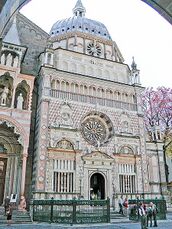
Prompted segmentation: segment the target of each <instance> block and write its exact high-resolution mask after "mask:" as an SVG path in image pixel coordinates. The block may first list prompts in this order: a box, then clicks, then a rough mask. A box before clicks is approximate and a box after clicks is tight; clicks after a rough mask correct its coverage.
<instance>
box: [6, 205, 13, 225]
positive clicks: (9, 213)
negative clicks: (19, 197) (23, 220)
mask: <svg viewBox="0 0 172 229" xmlns="http://www.w3.org/2000/svg"><path fill="white" fill-rule="evenodd" d="M6 215H7V225H8V226H10V224H11V220H12V206H11V205H9V208H8V210H7V213H6Z"/></svg>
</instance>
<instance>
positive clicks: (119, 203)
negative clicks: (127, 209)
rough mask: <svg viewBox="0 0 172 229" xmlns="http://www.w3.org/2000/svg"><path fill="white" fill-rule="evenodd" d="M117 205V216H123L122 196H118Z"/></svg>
mask: <svg viewBox="0 0 172 229" xmlns="http://www.w3.org/2000/svg"><path fill="white" fill-rule="evenodd" d="M118 205H119V214H122V215H123V196H120V198H119V200H118Z"/></svg>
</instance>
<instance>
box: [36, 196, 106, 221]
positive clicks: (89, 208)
mask: <svg viewBox="0 0 172 229" xmlns="http://www.w3.org/2000/svg"><path fill="white" fill-rule="evenodd" d="M33 221H37V222H49V223H61V224H65V223H66V224H71V225H72V224H84V223H86V224H88V223H109V222H110V199H109V198H108V199H107V200H76V199H73V200H55V199H53V198H52V199H49V200H33Z"/></svg>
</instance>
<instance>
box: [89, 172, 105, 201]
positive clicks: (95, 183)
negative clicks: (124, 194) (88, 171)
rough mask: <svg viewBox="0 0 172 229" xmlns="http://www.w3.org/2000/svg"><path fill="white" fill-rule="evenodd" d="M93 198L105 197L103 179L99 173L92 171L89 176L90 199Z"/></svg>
mask: <svg viewBox="0 0 172 229" xmlns="http://www.w3.org/2000/svg"><path fill="white" fill-rule="evenodd" d="M93 196H94V197H93ZM93 198H95V199H105V179H104V177H103V175H102V174H100V173H94V174H93V175H92V176H91V178H90V199H93Z"/></svg>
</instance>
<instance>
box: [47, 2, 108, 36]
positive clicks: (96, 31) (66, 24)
mask: <svg viewBox="0 0 172 229" xmlns="http://www.w3.org/2000/svg"><path fill="white" fill-rule="evenodd" d="M85 12H86V10H85V8H84V7H83V5H82V2H81V0H78V1H77V3H76V5H75V7H74V9H73V13H74V16H73V17H70V18H67V19H64V20H60V21H57V22H56V23H55V24H54V25H53V27H52V28H51V31H50V36H51V37H53V36H59V35H62V34H65V33H68V32H75V31H78V32H81V33H88V34H91V35H93V36H99V37H102V38H104V39H108V40H112V39H111V37H110V34H109V32H108V30H107V28H106V26H105V25H104V24H103V23H101V22H98V21H95V20H91V19H88V18H86V17H85Z"/></svg>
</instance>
